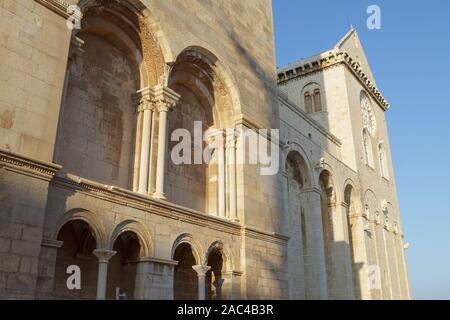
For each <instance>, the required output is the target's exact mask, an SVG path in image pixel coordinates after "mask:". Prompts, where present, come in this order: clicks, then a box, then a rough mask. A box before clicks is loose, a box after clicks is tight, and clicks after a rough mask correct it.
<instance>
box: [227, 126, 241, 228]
mask: <svg viewBox="0 0 450 320" xmlns="http://www.w3.org/2000/svg"><path fill="white" fill-rule="evenodd" d="M226 148H227V151H226V153H227V168H228V185H229V191H228V192H229V195H230V201H229V204H230V208H229V212H228V219H230V220H231V221H234V222H238V221H239V219H238V216H237V196H236V194H237V185H236V134H235V130H234V129H232V130H230V132H227V144H226Z"/></svg>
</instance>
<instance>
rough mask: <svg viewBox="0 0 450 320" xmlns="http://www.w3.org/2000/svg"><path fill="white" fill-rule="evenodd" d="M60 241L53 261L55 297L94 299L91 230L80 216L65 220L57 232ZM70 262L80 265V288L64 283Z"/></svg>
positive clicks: (94, 268)
mask: <svg viewBox="0 0 450 320" xmlns="http://www.w3.org/2000/svg"><path fill="white" fill-rule="evenodd" d="M57 239H58V240H59V241H62V242H63V246H62V247H61V248H59V249H58V252H57V256H56V264H55V280H54V295H55V298H57V299H71V300H73V299H76V300H81V299H87V300H94V299H95V298H96V292H97V274H98V266H97V258H96V257H95V256H94V255H93V254H92V252H93V251H94V250H95V248H96V240H95V237H94V233H93V232H92V229H91V228H90V227H89V225H88V224H87V223H86V222H84V221H82V220H73V221H69V222H67V223H66V224H65V225H63V226H62V228H61V229H60V230H59V232H58V237H57ZM69 266H77V267H79V270H80V271H81V273H80V280H81V288H80V289H79V290H78V289H77V290H71V289H69V288H68V286H67V279H68V277H69V276H70V274H67V269H68V267H69Z"/></svg>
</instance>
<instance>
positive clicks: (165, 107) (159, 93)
mask: <svg viewBox="0 0 450 320" xmlns="http://www.w3.org/2000/svg"><path fill="white" fill-rule="evenodd" d="M152 96H153V101H154V104H155V107H156V108H157V110H158V112H169V111H170V110H172V109H173V108H174V107H175V106H176V105H177V103H178V101H179V100H180V97H181V96H180V95H179V94H178V93H176V92H175V91H173V90H172V89H170V88H168V87H164V86H162V85H157V86H155V87H153V88H152Z"/></svg>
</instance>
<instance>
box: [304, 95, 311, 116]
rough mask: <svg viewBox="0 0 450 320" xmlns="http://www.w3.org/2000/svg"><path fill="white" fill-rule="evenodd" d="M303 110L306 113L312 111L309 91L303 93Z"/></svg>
mask: <svg viewBox="0 0 450 320" xmlns="http://www.w3.org/2000/svg"><path fill="white" fill-rule="evenodd" d="M305 111H306V113H313V101H312V97H311V95H310V94H309V92H306V93H305Z"/></svg>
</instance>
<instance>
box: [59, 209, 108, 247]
mask: <svg viewBox="0 0 450 320" xmlns="http://www.w3.org/2000/svg"><path fill="white" fill-rule="evenodd" d="M76 220H80V221H83V222H85V223H86V224H87V225H88V226H89V228H90V230H91V232H92V235H93V236H94V238H95V241H96V243H97V248H102V247H104V246H105V245H106V232H105V231H104V229H103V228H102V226H101V223H100V221H99V220H98V219H97V217H96V216H95V214H93V213H92V212H91V211H89V210H86V209H81V208H75V209H71V210H69V211H67V212H66V213H65V214H63V215H62V217H61V218H60V219H59V220H57V221H56V223H55V224H54V227H53V228H52V231H51V233H50V236H51V238H52V239H56V238H57V236H58V234H59V232H60V231H61V229H62V227H64V225H66V224H67V223H68V222H71V221H76Z"/></svg>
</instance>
